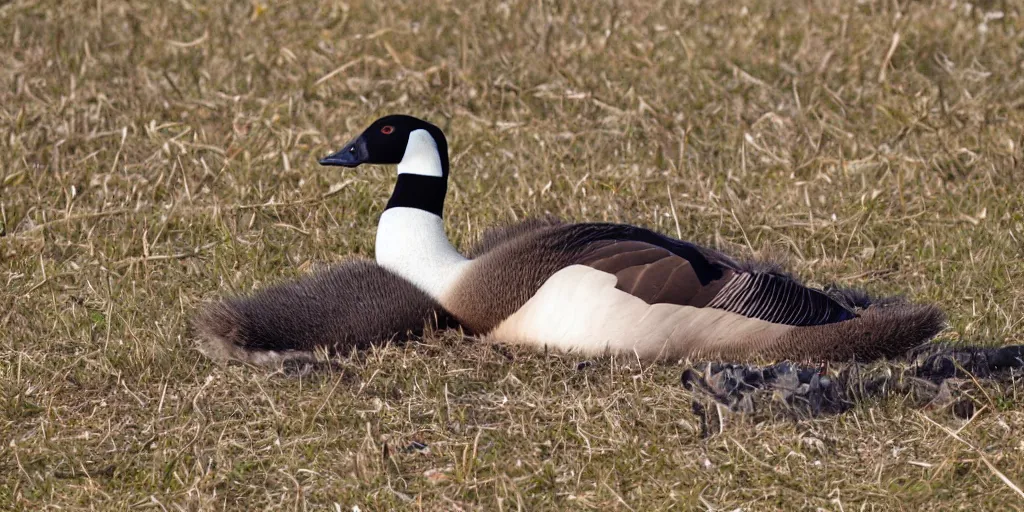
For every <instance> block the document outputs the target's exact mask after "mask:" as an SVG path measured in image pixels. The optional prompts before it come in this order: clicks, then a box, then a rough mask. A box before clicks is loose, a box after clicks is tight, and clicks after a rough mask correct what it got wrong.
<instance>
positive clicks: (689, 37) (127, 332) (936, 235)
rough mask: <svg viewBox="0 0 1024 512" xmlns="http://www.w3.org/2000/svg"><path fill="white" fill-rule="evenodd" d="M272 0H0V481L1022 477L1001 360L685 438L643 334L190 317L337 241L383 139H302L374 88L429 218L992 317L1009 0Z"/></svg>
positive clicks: (532, 501) (458, 234) (602, 492)
mask: <svg viewBox="0 0 1024 512" xmlns="http://www.w3.org/2000/svg"><path fill="white" fill-rule="evenodd" d="M295 4H296V5H286V4H285V3H283V2H277V3H273V4H269V3H268V4H263V3H250V2H219V3H216V4H215V5H206V3H204V2H198V3H190V2H188V1H185V0H179V1H170V2H127V1H123V0H96V1H90V2H54V1H41V2H34V1H21V0H15V1H13V2H12V1H7V2H0V280H2V287H0V354H2V357H0V509H14V510H40V509H42V507H43V506H44V505H46V506H50V507H52V508H61V509H104V510H108V509H127V508H132V509H135V508H151V509H159V510H200V509H219V508H222V507H226V508H230V509H237V510H257V509H264V508H266V509H286V510H314V509H320V510H324V509H326V510H345V511H348V510H355V509H356V508H355V507H359V509H360V510H364V511H365V510H387V509H391V508H396V507H408V508H412V509H424V510H439V509H440V510H443V509H452V510H472V509H483V510H515V509H591V508H594V509H623V510H653V509H662V508H668V507H678V508H684V509H691V508H693V509H703V508H707V509H716V510H718V509H734V508H737V507H739V508H742V509H758V510H761V509H781V508H786V509H789V508H804V507H806V508H819V509H825V510H847V511H848V510H880V509H908V510H910V509H919V508H922V507H924V506H926V505H929V506H936V507H939V508H941V509H946V510H948V509H954V508H958V507H963V508H970V509H977V508H997V506H998V507H1011V508H1012V507H1016V508H1017V509H1021V508H1022V507H1024V505H1022V503H1024V502H1022V501H1021V497H1020V496H1019V495H1018V494H1017V493H1016V492H1015V491H1014V490H1013V489H1012V487H1011V486H1010V485H1008V484H1007V483H1006V482H1004V481H1003V480H1002V479H1000V477H999V476H998V474H997V473H996V471H997V470H998V471H1001V472H1002V473H1003V474H1005V476H1006V477H1007V478H1008V479H1009V480H1012V481H1014V482H1016V483H1017V484H1021V483H1022V482H1024V442H1022V441H1021V432H1022V431H1024V413H1022V410H1024V396H1018V395H1017V392H1018V390H1020V386H1019V385H1018V384H1017V383H1013V384H1012V385H1011V386H1010V387H1009V388H1008V391H1006V392H1005V393H1002V394H999V395H993V394H991V393H990V392H988V391H982V389H983V388H979V389H978V390H975V391H974V392H975V394H976V395H977V398H978V400H979V401H980V403H981V404H982V408H981V411H980V412H979V414H978V415H977V416H976V417H974V418H973V419H972V420H970V421H963V420H959V419H957V418H955V417H953V416H952V415H951V414H948V413H946V412H937V411H930V410H920V409H916V408H909V407H906V406H905V404H904V403H903V402H902V401H901V400H899V399H891V400H882V401H874V402H869V403H865V404H862V405H860V406H858V407H857V408H855V409H854V410H853V411H852V412H850V413H847V414H845V415H841V416H835V417H827V418H819V419H808V420H803V421H797V422H795V421H785V420H777V419H772V418H771V417H762V416H757V417H751V416H734V415H728V414H726V415H723V416H722V422H721V424H720V425H718V426H716V428H714V429H713V432H712V435H711V436H710V437H708V438H702V437H701V436H700V429H699V426H698V422H697V418H696V416H695V415H694V414H693V412H692V411H691V402H692V395H690V394H689V392H687V391H686V390H684V389H683V388H682V387H681V386H680V385H679V382H678V379H679V374H680V368H679V367H675V366H671V365H663V366H655V367H650V368H637V367H623V366H618V365H616V364H614V363H613V362H611V361H595V362H594V364H593V365H592V366H590V367H587V368H584V369H582V370H577V363H579V361H578V360H577V359H574V358H572V357H561V356H556V355H542V354H534V353H529V352H525V351H516V350H508V349H504V348H499V347H492V346H486V345H482V344H480V343H476V342H474V341H472V340H469V339H463V338H461V337H459V336H458V335H456V334H445V335H437V336H428V337H427V338H426V339H425V340H423V341H422V342H421V343H414V344H411V345H407V346H405V347H386V348H381V349H379V350H374V351H371V352H368V353H363V354H354V355H351V356H350V357H346V358H342V359H341V360H340V361H339V362H338V364H337V365H335V366H334V367H333V368H332V369H329V370H325V371H316V372H312V373H302V372H298V373H296V372H283V373H282V372H277V373H275V372H270V371H266V370H261V369H253V368H248V367H241V366H229V367H218V366H216V365H214V364H211V363H210V362H209V361H207V360H206V359H204V358H203V357H201V356H200V355H199V354H198V353H197V352H196V351H195V350H194V349H193V340H192V338H191V334H190V332H189V328H188V319H189V318H190V316H191V315H192V314H193V312H194V311H195V308H196V307H197V306H198V305H199V304H200V303H201V302H202V301H204V300H208V299H212V298H215V297H217V296H221V295H224V294H230V293H235V292H240V291H244V290H250V289H252V288H254V287H258V286H262V285H264V284H266V283H269V282H276V281H280V280H282V279H285V278H288V277H290V276H295V275H301V274H302V273H304V272H305V271H307V270H308V269H309V268H310V266H311V265H313V264H314V263H316V262H323V261H337V260H341V259H344V258H345V257H348V256H349V255H353V254H358V255H363V256H370V255H371V254H372V247H373V245H372V240H373V231H374V224H375V218H376V215H377V214H379V212H380V211H381V209H382V207H383V204H384V202H385V200H386V197H387V194H388V192H389V188H390V186H391V183H392V181H393V178H394V176H393V172H394V171H393V169H388V170H385V169H362V168H360V169H359V170H358V171H356V172H352V171H341V170H337V169H325V168H320V167H318V166H317V165H316V164H315V160H316V158H317V157H319V156H322V155H324V154H326V153H327V152H328V151H330V150H333V149H336V148H337V147H339V145H340V144H341V143H343V142H344V141H345V140H346V139H347V138H348V137H349V136H350V135H352V134H353V133H355V132H356V131H358V130H360V129H361V128H362V127H363V126H364V125H365V124H366V123H368V122H370V121H371V120H372V119H373V118H374V117H375V116H377V115H380V114H384V113H394V112H405V113H411V114H416V115H420V116H423V117H426V118H428V119H431V120H433V121H435V122H437V123H439V124H441V125H442V126H443V127H444V128H445V129H446V130H447V132H448V133H449V134H450V141H451V145H452V156H453V163H452V168H453V174H452V192H451V193H450V195H449V201H448V212H449V213H448V215H447V222H448V228H449V231H450V233H451V235H452V237H453V240H454V241H455V242H456V243H457V244H460V245H463V246H465V244H467V243H469V242H471V241H472V240H473V239H474V238H475V237H476V236H478V235H479V233H480V232H481V231H482V229H484V228H485V227H486V226H488V225H490V224H492V223H494V222H498V221H503V220H510V219H514V218H520V217H522V216H524V215H533V214H541V213H545V212H551V213H554V214H557V215H560V216H563V217H565V218H568V219H579V220H582V219H588V220H611V221H623V222H630V223H636V224H641V225H645V226H649V227H653V228H656V229H658V230H661V231H663V232H666V233H668V234H671V235H678V236H680V237H681V238H684V239H688V240H692V241H695V242H698V243H704V244H709V245H713V246H717V247H721V248H725V249H727V250H729V251H731V252H733V253H734V254H737V255H749V254H751V253H759V254H771V255H775V256H776V257H784V259H785V260H786V261H787V262H788V265H789V266H790V268H792V269H793V270H794V271H796V272H797V273H798V274H800V275H801V276H804V277H806V278H807V279H808V280H810V281H811V282H813V283H817V284H824V283H827V282H831V281H836V282H839V283H842V284H846V285H859V286H865V287H868V288H869V289H871V290H874V291H877V292H886V293H890V292H899V293H905V294H907V295H908V296H910V297H913V298H914V299H915V300H921V301H935V302H938V303H941V304H942V305H943V306H944V307H945V308H946V310H947V311H948V313H949V316H950V324H951V326H950V329H949V331H948V332H947V333H946V334H944V335H943V338H944V339H946V340H951V341H963V342H969V343H982V344H1000V343H1011V342H1016V343H1021V342H1024V265H1022V263H1021V259H1022V256H1024V213H1022V212H1024V193H1022V192H1021V187H1022V185H1024V152H1022V149H1021V148H1022V146H1024V136H1022V133H1024V100H1022V99H1021V98H1022V97H1024V78H1022V77H1024V18H1022V11H1021V8H1020V7H1019V6H1018V5H1017V4H1016V3H1014V2H1005V1H998V0H988V1H980V2H976V3H974V4H970V3H966V2H960V1H952V0H935V1H921V2H897V1H892V2H890V1H870V0H868V1H863V2H849V1H844V0H820V1H807V2H788V1H770V2H755V1H704V2H701V1H692V2H661V3H657V4H656V3H651V2H634V1H631V0H622V1H618V2H593V3H590V2H587V3H582V2H581V3H579V5H568V4H569V3H568V2H551V1H546V0H537V1H529V2H503V3H498V2H479V3H478V2H468V1H465V2H464V1H445V2H436V3H435V2H414V3H408V4H402V5H399V4H396V3H392V2H386V3H382V2H359V1H354V2H351V3H345V2H340V1H333V2H332V1H322V2H295ZM1020 391H1021V392H1022V393H1024V390H1020ZM986 393H987V394H986ZM954 432H955V433H956V437H954V435H953V434H951V433H954ZM958 439H959V440H958ZM961 440H962V441H961ZM413 441H416V442H420V443H424V444H426V445H427V449H425V450H418V449H409V450H407V449H406V448H408V447H410V445H411V443H412V442H413Z"/></svg>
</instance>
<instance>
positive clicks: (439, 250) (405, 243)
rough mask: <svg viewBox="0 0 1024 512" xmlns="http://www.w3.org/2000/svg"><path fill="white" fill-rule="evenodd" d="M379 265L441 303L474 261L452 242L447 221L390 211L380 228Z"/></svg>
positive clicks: (412, 212)
mask: <svg viewBox="0 0 1024 512" xmlns="http://www.w3.org/2000/svg"><path fill="white" fill-rule="evenodd" d="M376 258H377V263H379V264H380V265H381V266H382V267H384V268H386V269H388V270H390V271H392V272H394V273H396V274H398V275H399V276H402V277H403V278H405V279H407V280H409V281H410V282H412V283H413V284H414V285H416V287H417V288H419V289H421V290H423V291H424V292H425V293H426V294H427V295H430V296H431V297H433V298H435V299H440V298H441V297H443V296H444V294H445V293H446V292H447V291H448V289H449V288H450V287H451V285H452V284H453V283H454V282H455V281H457V280H458V279H459V276H461V275H462V273H463V272H464V271H465V270H466V268H467V266H468V265H469V263H470V261H469V260H467V259H466V258H465V257H463V256H462V255H461V254H459V252H458V251H456V250H455V248H454V247H452V245H451V243H450V242H448V237H447V236H446V235H445V232H444V221H443V220H442V219H441V217H438V216H437V215H434V214H433V213H430V212H427V211H424V210H420V209H417V208H405V207H398V208H389V209H388V210H386V211H385V212H384V213H383V214H381V216H380V222H379V223H378V224H377V247H376Z"/></svg>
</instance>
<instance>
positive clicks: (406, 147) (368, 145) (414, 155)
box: [320, 115, 448, 179]
mask: <svg viewBox="0 0 1024 512" xmlns="http://www.w3.org/2000/svg"><path fill="white" fill-rule="evenodd" d="M362 164H380V165H396V164H397V165H398V174H399V175H402V174H415V175H420V176H430V177H435V178H442V179H447V178H448V143H447V140H446V139H445V137H444V133H443V132H442V131H441V129H440V128H438V127H437V126H434V125H433V124H431V123H429V122H427V121H424V120H422V119H418V118H415V117H412V116H406V115H390V116H385V117H382V118H380V119H378V120H376V121H374V122H373V124H371V125H370V126H369V127H368V128H367V129H366V130H363V133H361V134H359V135H358V136H357V137H356V138H354V139H352V140H351V141H350V142H349V143H348V144H345V146H344V147H343V148H341V149H340V150H339V151H336V152H334V153H331V154H330V155H328V156H326V157H324V158H323V159H322V160H320V165H331V166H342V167H358V166H359V165H362Z"/></svg>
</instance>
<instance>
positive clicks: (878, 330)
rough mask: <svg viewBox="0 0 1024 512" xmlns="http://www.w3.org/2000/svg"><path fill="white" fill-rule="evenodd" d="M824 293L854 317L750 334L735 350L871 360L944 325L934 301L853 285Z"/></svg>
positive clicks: (914, 344) (902, 349)
mask: <svg viewBox="0 0 1024 512" xmlns="http://www.w3.org/2000/svg"><path fill="white" fill-rule="evenodd" d="M825 293H827V294H828V295H829V296H830V297H831V298H832V299H834V300H835V301H836V302H838V303H840V304H841V305H842V306H844V307H845V308H848V309H849V310H850V311H851V312H853V314H854V316H853V317H852V318H849V319H845V320H841V321H834V322H830V323H823V324H819V325H803V326H793V327H791V328H789V329H787V330H785V331H784V332H781V333H779V332H776V333H775V334H774V335H772V336H753V337H751V338H748V339H746V340H743V342H742V343H743V345H745V346H744V347H742V348H741V350H743V351H748V350H752V351H754V352H756V353H757V354H758V355H761V356H765V357H768V358H772V359H791V360H801V361H825V360H829V361H851V360H855V361H872V360H876V359H882V358H894V357H898V356H903V355H906V354H907V353H908V352H910V351H912V350H913V349H915V348H919V347H921V346H922V345H923V344H925V343H926V342H928V341H929V340H931V339H932V338H933V337H935V335H937V334H938V333H939V332H941V331H942V330H943V329H944V328H945V326H946V315H945V313H943V311H942V310H941V309H939V308H938V307H936V306H935V305H931V304H914V303H910V302H907V301H906V300H904V299H902V298H899V297H885V298H881V299H873V298H871V297H870V296H868V295H867V294H866V293H864V292H862V291H859V290H853V289H830V290H827V291H826V292H825ZM736 348H740V347H736Z"/></svg>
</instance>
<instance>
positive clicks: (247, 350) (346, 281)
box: [193, 260, 449, 365]
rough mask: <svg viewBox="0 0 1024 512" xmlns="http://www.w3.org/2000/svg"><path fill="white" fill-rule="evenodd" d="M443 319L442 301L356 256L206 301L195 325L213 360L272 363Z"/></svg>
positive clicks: (409, 331) (405, 334) (397, 337)
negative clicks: (241, 293) (323, 268)
mask: <svg viewBox="0 0 1024 512" xmlns="http://www.w3.org/2000/svg"><path fill="white" fill-rule="evenodd" d="M448 322H449V320H448V315H447V313H445V312H444V310H443V309H442V308H441V306H440V305H438V304H437V303H436V301H434V300H433V299H431V298H429V297H428V296H427V295H426V294H425V293H423V292H421V291H420V290H419V289H417V288H416V287H415V286H414V285H412V283H409V282H408V281H405V280H404V279H402V278H400V277H398V276H397V275H395V274H393V273H391V272H390V271H388V270H386V269H384V268H382V267H380V266H379V265H377V264H375V263H373V262H370V261H364V260H357V261H351V262H347V263H344V264H341V265H338V266H336V267H334V268H331V269H329V270H327V271H322V272H318V273H315V274H312V275H310V276H306V277H303V278H299V279H296V280H293V281H291V282H287V283H283V284H278V285H274V286H270V287H267V288H264V289H262V290H259V291H257V292H255V293H253V294H251V295H248V296H243V297H234V298H229V299H225V300H222V301H219V302H212V303H208V304H206V305H205V306H204V307H203V308H202V309H201V310H200V312H199V314H198V315H196V317H195V318H194V320H193V327H194V329H195V333H196V334H197V337H198V339H199V350H200V351H201V352H203V353H204V354H205V355H207V356H208V357H210V358H212V359H215V360H219V361H227V360H236V361H243V362H247V363H252V364H260V365H270V364H280V363H282V362H285V361H295V360H298V361H314V360H316V359H317V352H326V353H340V352H345V351H348V350H352V349H359V348H366V347H368V346H370V345H372V344H374V343H377V342H387V341H403V340H405V339H407V338H409V337H410V336H415V335H420V334H422V332H423V331H424V330H426V329H427V328H428V327H429V326H431V325H435V326H442V325H447V324H448Z"/></svg>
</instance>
